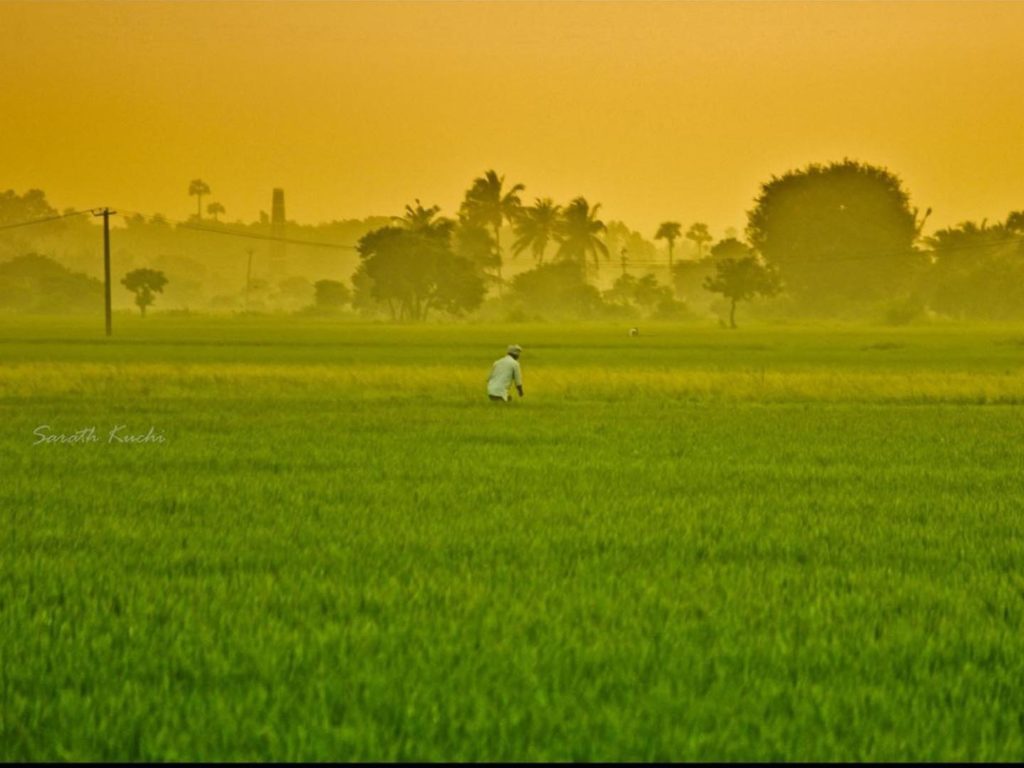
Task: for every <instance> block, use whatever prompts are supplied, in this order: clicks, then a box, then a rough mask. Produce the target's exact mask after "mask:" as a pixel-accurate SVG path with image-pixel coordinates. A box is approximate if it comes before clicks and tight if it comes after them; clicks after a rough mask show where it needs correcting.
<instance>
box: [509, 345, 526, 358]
mask: <svg viewBox="0 0 1024 768" xmlns="http://www.w3.org/2000/svg"><path fill="white" fill-rule="evenodd" d="M522 351H523V348H522V347H520V346H519V345H518V344H509V347H508V354H510V355H512V356H514V357H519V355H520V353H521V352H522Z"/></svg>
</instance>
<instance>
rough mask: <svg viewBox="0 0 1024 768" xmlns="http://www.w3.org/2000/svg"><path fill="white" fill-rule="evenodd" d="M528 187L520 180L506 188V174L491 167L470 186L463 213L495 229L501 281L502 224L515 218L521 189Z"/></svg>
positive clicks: (464, 216)
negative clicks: (508, 188) (499, 172)
mask: <svg viewBox="0 0 1024 768" xmlns="http://www.w3.org/2000/svg"><path fill="white" fill-rule="evenodd" d="M524 189H526V187H524V186H523V185H522V184H516V185H515V186H513V187H512V188H511V189H510V190H508V192H506V191H505V177H504V176H499V175H498V174H497V172H496V171H493V170H492V171H487V172H486V173H484V175H483V176H480V177H478V178H476V179H473V186H471V187H470V188H469V189H468V190H466V197H465V199H464V200H463V201H462V208H461V209H460V211H459V212H460V215H461V216H462V217H463V218H464V219H465V220H466V221H468V222H470V223H475V224H483V225H485V226H488V227H491V228H492V229H493V230H494V242H495V244H496V245H497V248H498V259H499V263H498V285H499V286H500V285H501V263H500V259H501V258H502V256H503V255H504V254H503V253H502V250H501V225H502V224H503V223H504V222H506V221H509V222H511V221H513V220H514V219H515V218H516V214H518V213H519V211H520V209H521V208H522V201H521V200H520V199H519V193H520V192H522V191H523V190H524Z"/></svg>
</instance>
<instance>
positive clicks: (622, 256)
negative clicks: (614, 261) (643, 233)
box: [619, 248, 629, 277]
mask: <svg viewBox="0 0 1024 768" xmlns="http://www.w3.org/2000/svg"><path fill="white" fill-rule="evenodd" d="M627 253H629V251H628V250H626V249H625V248H623V249H622V252H621V253H620V254H619V258H620V259H621V260H622V276H623V277H625V276H626V262H627V261H628V259H627V258H626V254H627Z"/></svg>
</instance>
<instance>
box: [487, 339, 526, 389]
mask: <svg viewBox="0 0 1024 768" xmlns="http://www.w3.org/2000/svg"><path fill="white" fill-rule="evenodd" d="M522 351H523V348H522V347H520V346H519V345H518V344H513V345H512V346H510V347H509V348H508V354H507V355H505V356H504V357H503V358H501V360H498V361H496V362H495V363H494V365H493V366H491V376H490V378H489V379H487V396H488V397H489V398H491V402H493V403H497V402H504V403H507V402H508V401H509V396H508V391H509V388H510V387H511V386H512V383H513V382H515V385H516V389H518V390H519V396H520V397H522V396H523V372H522V371H521V370H520V369H519V355H520V354H521V353H522Z"/></svg>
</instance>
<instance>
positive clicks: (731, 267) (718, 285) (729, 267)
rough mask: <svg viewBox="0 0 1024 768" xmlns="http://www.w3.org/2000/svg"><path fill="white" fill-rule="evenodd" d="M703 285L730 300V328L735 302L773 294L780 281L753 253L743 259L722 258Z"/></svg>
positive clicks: (734, 319)
mask: <svg viewBox="0 0 1024 768" xmlns="http://www.w3.org/2000/svg"><path fill="white" fill-rule="evenodd" d="M704 288H705V289H707V290H709V291H711V292H713V293H720V294H722V295H723V296H725V297H726V298H727V299H729V300H730V301H731V302H732V303H731V305H730V308H729V327H730V328H735V327H736V303H737V302H739V301H749V300H750V299H752V298H754V297H755V296H774V295H775V294H777V293H778V292H779V291H780V290H781V288H782V284H781V282H780V280H779V276H778V274H777V273H776V272H775V270H773V269H771V268H770V267H766V266H765V265H764V264H761V263H760V262H759V261H758V260H757V259H755V258H754V257H753V256H747V257H746V258H743V259H722V260H721V261H719V262H717V263H716V264H715V274H714V275H712V276H710V277H708V278H706V279H705V281H704Z"/></svg>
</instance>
